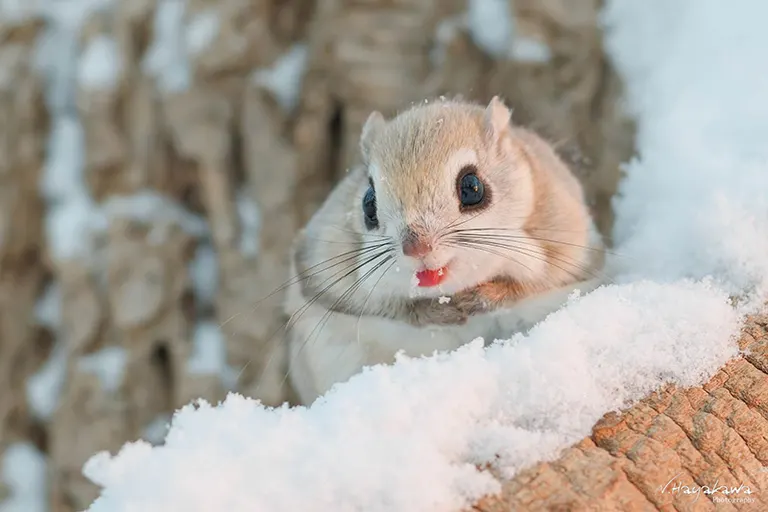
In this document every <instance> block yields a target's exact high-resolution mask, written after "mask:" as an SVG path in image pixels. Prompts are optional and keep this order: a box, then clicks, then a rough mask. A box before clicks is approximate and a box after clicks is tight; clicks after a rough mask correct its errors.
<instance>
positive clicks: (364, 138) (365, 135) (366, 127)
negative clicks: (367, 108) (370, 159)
mask: <svg viewBox="0 0 768 512" xmlns="http://www.w3.org/2000/svg"><path fill="white" fill-rule="evenodd" d="M386 122H387V121H386V120H385V119H384V116H383V115H382V114H381V112H379V111H378V110H374V111H373V112H371V113H370V114H369V115H368V119H366V120H365V124H363V130H362V133H361V134H360V150H361V151H362V152H363V156H364V157H366V158H367V156H368V152H369V150H370V147H371V141H372V140H373V138H374V137H375V136H376V133H377V132H378V131H379V130H381V128H382V127H383V126H384V125H385V124H386Z"/></svg>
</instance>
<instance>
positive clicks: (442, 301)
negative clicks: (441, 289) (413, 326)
mask: <svg viewBox="0 0 768 512" xmlns="http://www.w3.org/2000/svg"><path fill="white" fill-rule="evenodd" d="M437 302H439V303H440V304H448V303H449V302H451V298H450V297H446V296H441V297H438V298H437Z"/></svg>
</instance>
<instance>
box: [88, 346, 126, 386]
mask: <svg viewBox="0 0 768 512" xmlns="http://www.w3.org/2000/svg"><path fill="white" fill-rule="evenodd" d="M127 363H128V353H127V351H126V350H125V349H124V348H123V347H106V348H103V349H101V350H99V351H97V352H93V353H91V354H86V355H84V356H81V357H80V360H79V361H78V362H77V366H78V369H79V370H80V371H82V372H85V373H91V374H93V375H96V376H97V377H98V378H99V380H101V385H102V386H103V387H104V390H105V391H108V392H115V391H117V390H118V389H119V388H120V385H121V384H122V383H123V376H124V375H125V366H126V364H127Z"/></svg>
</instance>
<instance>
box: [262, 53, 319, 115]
mask: <svg viewBox="0 0 768 512" xmlns="http://www.w3.org/2000/svg"><path fill="white" fill-rule="evenodd" d="M306 62H307V45H305V44H300V43H297V44H295V45H293V46H292V47H291V48H290V49H289V50H288V51H287V52H286V53H285V54H283V55H282V56H281V57H280V58H279V59H277V62H275V63H274V64H273V65H272V67H270V68H267V69H257V70H256V71H254V72H253V75H252V80H253V82H254V83H256V84H258V85H260V86H262V87H264V88H265V89H267V90H268V91H270V92H271V93H272V94H273V95H274V97H275V100H276V101H277V103H278V104H279V105H280V107H282V109H283V110H284V111H286V112H292V111H293V110H294V109H295V108H296V106H297V105H298V103H299V93H300V92H301V79H302V76H303V74H304V68H305V66H306Z"/></svg>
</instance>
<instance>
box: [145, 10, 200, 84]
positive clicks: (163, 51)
mask: <svg viewBox="0 0 768 512" xmlns="http://www.w3.org/2000/svg"><path fill="white" fill-rule="evenodd" d="M185 10H186V1H184V0H160V1H159V2H158V4H157V8H156V10H155V19H154V26H153V34H154V39H153V41H152V44H151V45H150V47H149V49H148V50H147V52H146V54H145V56H144V61H143V62H142V66H143V69H144V72H145V73H147V74H148V75H150V76H152V77H154V78H155V80H156V82H157V86H158V88H159V89H160V90H161V91H162V92H164V93H174V92H180V91H184V90H186V89H188V88H189V86H190V85H191V83H192V71H191V69H190V63H189V56H188V54H187V48H186V44H185V43H186V42H185V39H184V30H185V27H184V12H185Z"/></svg>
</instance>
